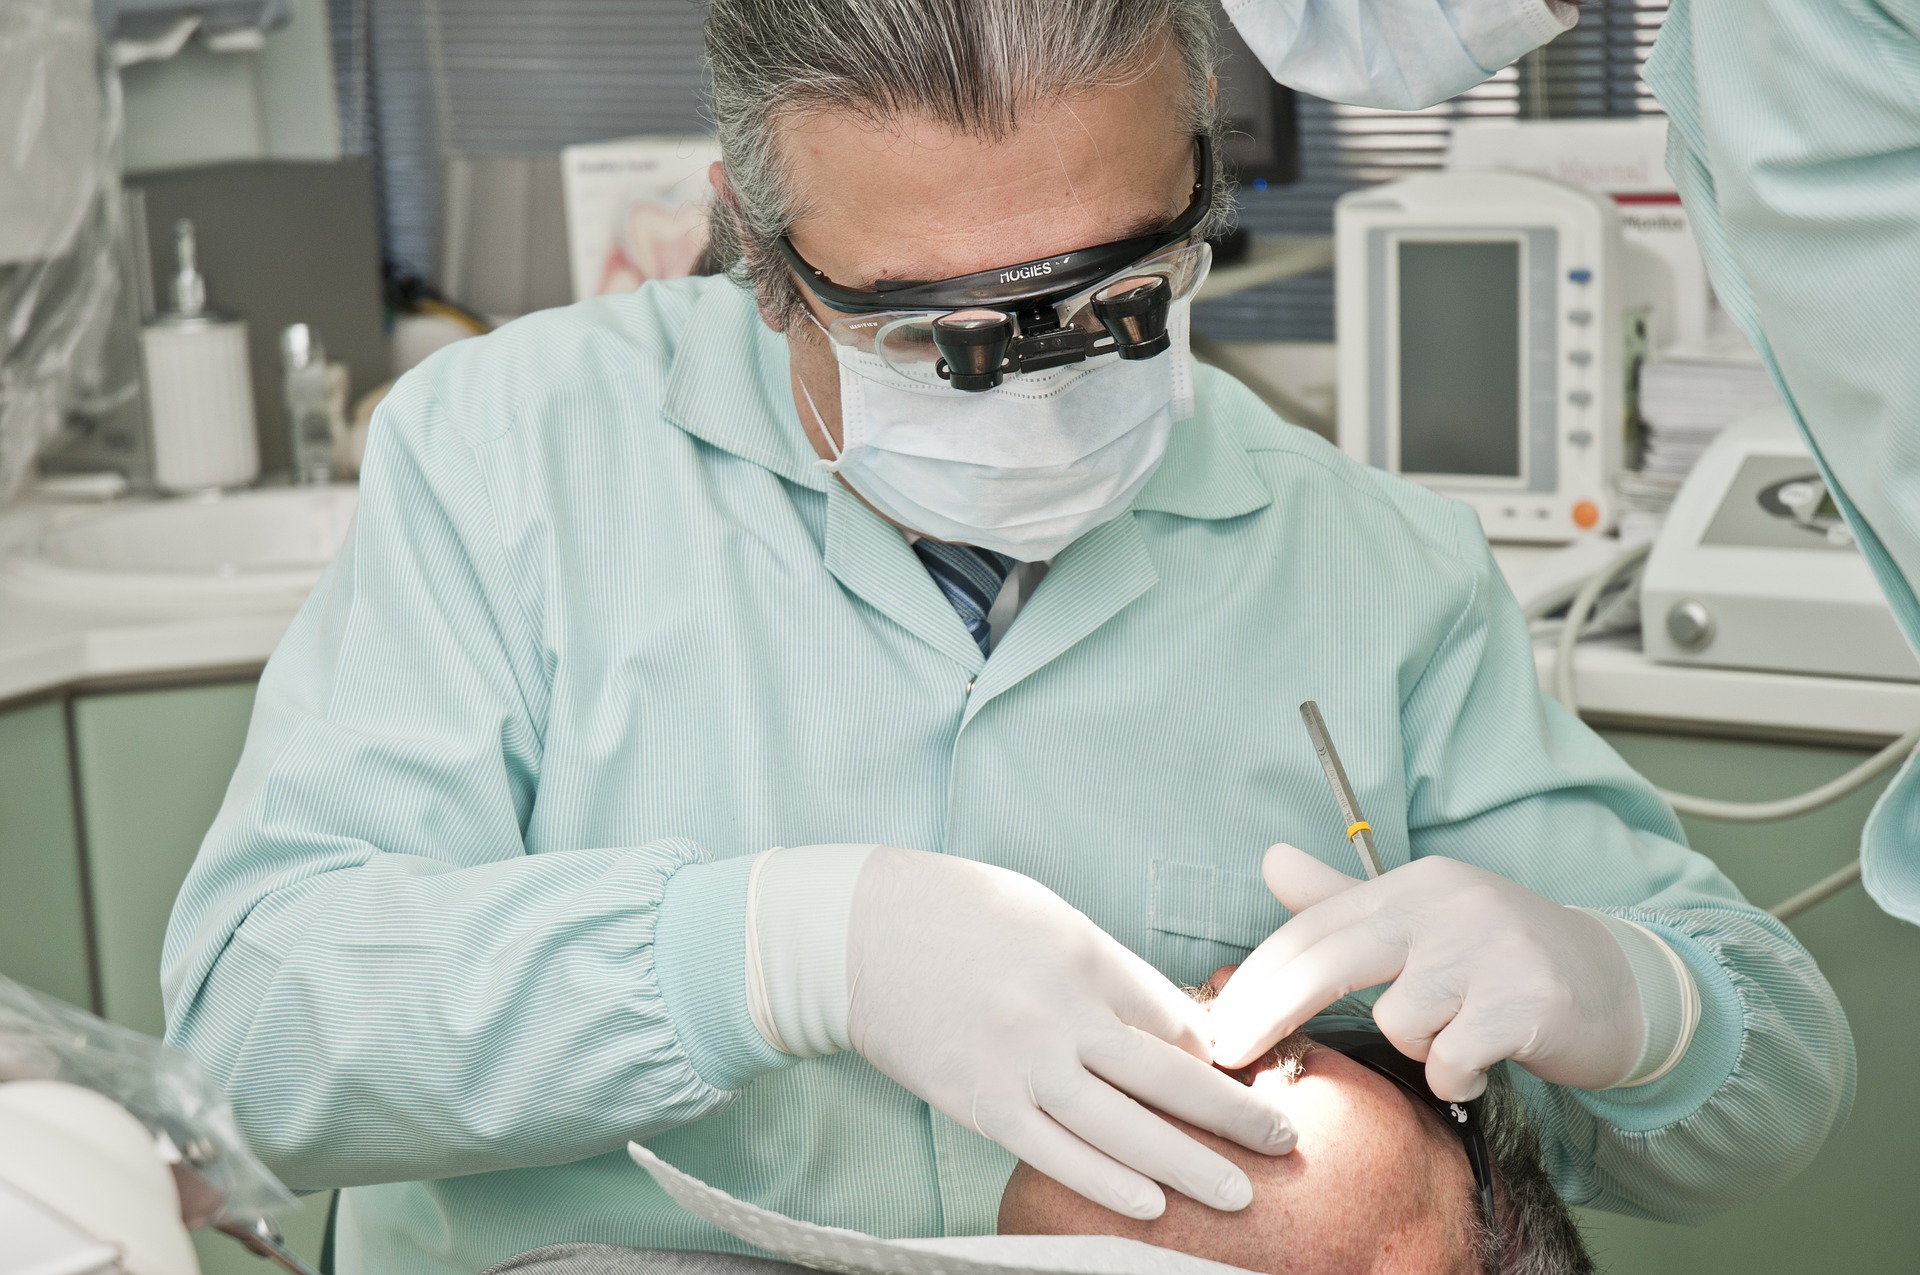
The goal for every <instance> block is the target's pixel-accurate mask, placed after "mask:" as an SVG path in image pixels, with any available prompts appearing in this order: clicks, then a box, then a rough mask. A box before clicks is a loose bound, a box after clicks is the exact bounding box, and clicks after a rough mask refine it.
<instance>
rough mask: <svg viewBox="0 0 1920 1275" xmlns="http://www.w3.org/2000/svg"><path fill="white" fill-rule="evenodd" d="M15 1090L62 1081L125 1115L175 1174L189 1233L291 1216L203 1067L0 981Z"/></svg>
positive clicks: (0, 1053) (6, 1062) (3, 1065)
mask: <svg viewBox="0 0 1920 1275" xmlns="http://www.w3.org/2000/svg"><path fill="white" fill-rule="evenodd" d="M14 1080H62V1081H65V1082H67V1083H68V1084H73V1085H79V1086H81V1087H82V1088H85V1089H91V1090H93V1091H94V1092H95V1093H98V1094H102V1095H104V1096H105V1097H108V1098H111V1099H112V1100H113V1101H114V1102H116V1103H118V1104H120V1105H121V1106H122V1107H125V1108H126V1109H127V1111H128V1112H130V1113H131V1114H132V1115H133V1117H134V1118H135V1119H137V1120H139V1121H140V1123H141V1124H143V1125H145V1126H146V1127H147V1128H148V1130H150V1131H151V1132H152V1134H153V1136H154V1140H155V1143H156V1145H157V1147H158V1149H159V1152H160V1155H161V1157H162V1159H164V1160H166V1161H167V1162H168V1163H170V1164H172V1165H174V1167H175V1179H176V1182H177V1183H178V1184H179V1186H180V1188H181V1196H182V1208H183V1212H185V1213H186V1214H188V1216H187V1219H186V1220H187V1221H188V1223H189V1224H190V1225H206V1224H225V1225H232V1226H242V1227H244V1226H250V1225H251V1224H252V1223H253V1221H254V1219H256V1218H260V1217H265V1216H267V1215H269V1214H272V1213H277V1212H280V1211H281V1210H283V1209H287V1208H291V1207H292V1206H293V1203H294V1200H293V1196H292V1195H291V1194H290V1193H289V1192H288V1191H287V1189H286V1188H285V1187H284V1186H282V1185H280V1181H279V1179H277V1178H275V1177H274V1176H273V1174H272V1173H270V1172H268V1171H267V1167H266V1166H265V1165H263V1164H261V1163H260V1161H259V1159H258V1157H256V1156H255V1155H254V1154H253V1151H252V1150H251V1149H250V1148H249V1147H248V1146H247V1143H246V1140H245V1139H244V1138H242V1137H241V1136H240V1128H239V1126H238V1125H237V1124H235V1123H234V1119H233V1109H232V1108H231V1107H230V1106H228V1105H227V1100H226V1099H225V1098H224V1097H222V1096H221V1093H220V1091H219V1089H217V1088H216V1087H215V1086H214V1084H213V1082H212V1081H211V1080H209V1079H208V1078H207V1074H206V1073H205V1072H203V1071H201V1070H200V1064H199V1063H197V1062H195V1061H194V1060H193V1059H192V1058H190V1057H188V1056H187V1055H186V1054H183V1053H181V1052H180V1051H179V1050H177V1049H172V1048H169V1047H168V1046H166V1045H164V1044H162V1043H160V1042H159V1041H157V1040H154V1039H153V1038H152V1037H149V1036H143V1035H141V1034H140V1033H139V1032H136V1031H132V1030H129V1029H128V1028H125V1027H121V1026H119V1025H118V1024H115V1023H109V1022H107V1021H105V1020H104V1019H100V1018H95V1017H94V1016H93V1015H92V1014H88V1013H85V1012H84V1011H82V1010H78V1009H75V1008H74V1007H73V1006H71V1005H68V1004H65V1003H64V1002H61V1001H57V1000H55V999H53V998H52V997H50V996H43V995H41V994H40V993H39V992H35V991H33V990H32V989H30V988H26V987H22V986H21V985H20V984H18V983H16V982H14V981H13V980H12V979H9V978H6V977H3V976H0V1082H5V1081H14Z"/></svg>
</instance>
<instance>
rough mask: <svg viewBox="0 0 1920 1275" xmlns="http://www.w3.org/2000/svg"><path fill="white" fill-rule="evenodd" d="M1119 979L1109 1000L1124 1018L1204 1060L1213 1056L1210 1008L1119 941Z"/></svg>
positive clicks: (1117, 1014)
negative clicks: (1209, 1038) (1208, 1009)
mask: <svg viewBox="0 0 1920 1275" xmlns="http://www.w3.org/2000/svg"><path fill="white" fill-rule="evenodd" d="M1114 946H1115V947H1116V948H1119V949H1120V951H1119V953H1118V955H1119V961H1118V963H1117V965H1116V969H1117V972H1118V979H1117V980H1116V981H1115V982H1114V983H1113V984H1111V985H1110V986H1109V987H1108V989H1107V991H1108V995H1107V1002H1108V1004H1110V1005H1111V1006H1112V1007H1113V1012H1114V1014H1115V1016H1117V1017H1118V1018H1119V1019H1120V1021H1121V1022H1123V1023H1125V1024H1126V1025H1127V1026H1129V1027H1135V1028H1138V1029H1139V1030H1141V1031H1143V1032H1146V1033H1147V1034H1148V1035H1150V1036H1157V1037H1158V1038H1159V1039H1161V1040H1163V1041H1166V1042H1167V1043H1168V1044H1169V1045H1172V1046H1173V1047H1174V1048H1176V1049H1179V1050H1181V1051H1182V1052H1184V1053H1186V1054H1188V1055H1189V1056H1191V1057H1192V1058H1194V1059H1195V1060H1197V1061H1199V1062H1201V1063H1207V1062H1209V1061H1210V1060H1211V1059H1212V1057H1213V1052H1212V1048H1211V1046H1210V1045H1209V1044H1208V1036H1209V1034H1210V1028H1209V1026H1208V1019H1207V1011H1206V1009H1205V1008H1204V1007H1203V1006H1201V1005H1200V1003H1199V1002H1198V1001H1196V1000H1194V999H1193V997H1191V996H1189V995H1187V994H1186V993H1185V992H1183V991H1181V990H1180V989H1179V988H1177V987H1175V986H1174V985H1173V983H1172V982H1171V981H1169V980H1168V978H1167V976H1166V975H1164V974H1162V973H1161V972H1160V971H1159V970H1157V969H1155V968H1153V966H1151V965H1149V964H1147V963H1146V961H1144V960H1142V959H1141V958H1140V957H1139V956H1138V955H1137V954H1135V953H1134V952H1132V951H1130V950H1129V949H1127V948H1125V947H1121V945H1120V944H1119V943H1115V944H1114Z"/></svg>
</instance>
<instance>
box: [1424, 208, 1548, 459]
mask: <svg viewBox="0 0 1920 1275" xmlns="http://www.w3.org/2000/svg"><path fill="white" fill-rule="evenodd" d="M1399 265H1400V324H1399V343H1400V402H1399V408H1400V472H1401V473H1404V474H1466V475H1474V476H1484V477H1488V478H1519V477H1521V476H1522V475H1521V461H1522V456H1521V436H1522V427H1523V424H1524V422H1523V421H1522V419H1521V416H1522V413H1521V384H1520V334H1521V321H1522V312H1521V304H1520V244H1519V243H1518V242H1517V241H1512V240H1507V241H1502V240H1484V239H1481V240H1463V241H1456V242H1444V241H1433V240H1402V241H1401V242H1400V244H1399Z"/></svg>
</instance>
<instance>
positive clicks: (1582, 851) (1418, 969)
mask: <svg viewBox="0 0 1920 1275" xmlns="http://www.w3.org/2000/svg"><path fill="white" fill-rule="evenodd" d="M1459 518H1460V522H1461V525H1460V533H1459V534H1460V543H1461V545H1462V546H1463V547H1462V550H1461V553H1462V557H1463V558H1466V559H1468V560H1470V561H1477V567H1476V571H1475V574H1476V580H1475V582H1474V585H1473V588H1472V596H1471V597H1470V599H1469V600H1468V601H1467V602H1466V604H1465V606H1464V609H1463V610H1462V612H1461V614H1460V615H1459V617H1458V618H1457V619H1456V621H1455V623H1454V625H1453V627H1452V629H1451V631H1450V632H1449V633H1448V634H1447V635H1446V636H1445V638H1444V639H1442V640H1441V641H1440V643H1439V644H1438V647H1437V649H1435V650H1434V651H1433V653H1432V655H1431V657H1430V658H1429V659H1428V660H1427V661H1426V663H1425V665H1424V667H1423V668H1420V669H1418V670H1417V675H1416V676H1415V677H1413V679H1412V680H1411V682H1410V684H1408V685H1406V686H1405V687H1403V689H1402V693H1401V694H1402V708H1401V731H1402V737H1401V740H1400V745H1401V756H1400V759H1399V760H1400V765H1401V769H1402V771H1403V781H1402V782H1403V790H1402V791H1403V793H1404V797H1405V803H1406V805H1405V809H1406V814H1405V821H1404V824H1401V823H1400V821H1399V820H1394V821H1393V823H1392V826H1390V827H1389V826H1386V823H1385V821H1384V820H1383V821H1382V823H1381V824H1376V827H1375V834H1376V836H1377V837H1378V838H1379V840H1380V851H1381V855H1382V857H1383V859H1385V860H1386V862H1387V863H1388V864H1389V870H1388V871H1387V872H1385V873H1383V874H1382V875H1381V876H1380V877H1378V878H1376V879H1375V880H1372V881H1366V882H1358V881H1354V880H1352V879H1351V878H1349V877H1347V876H1345V875H1343V874H1342V873H1339V872H1337V871H1335V870H1334V869H1332V868H1331V867H1329V866H1327V864H1326V863H1324V862H1322V861H1321V860H1319V859H1316V858H1314V857H1313V856H1311V855H1308V854H1305V853H1303V852H1301V851H1299V850H1295V849H1292V848H1291V847H1286V846H1281V847H1276V848H1274V849H1273V850H1271V851H1269V853H1268V855H1267V857H1266V860H1265V863H1264V875H1265V879H1266V881H1267V883H1268V885H1269V887H1270V888H1271V889H1272V890H1273V892H1274V894H1275V895H1276V896H1277V897H1278V898H1279V899H1280V901H1281V902H1282V903H1283V904H1284V905H1286V906H1287V907H1288V908H1289V909H1290V910H1292V911H1293V912H1294V913H1295V914H1296V915H1294V916H1293V918H1292V919H1291V920H1289V921H1288V922H1287V923H1286V924H1285V925H1283V926H1282V927H1281V928H1280V929H1279V930H1278V931H1277V932H1276V933H1275V934H1274V935H1273V936H1272V937H1271V938H1270V939H1268V940H1267V941H1266V942H1265V943H1263V944H1262V945H1261V946H1260V947H1259V948H1257V949H1256V950H1255V951H1254V952H1253V954H1252V955H1250V956H1249V957H1248V958H1247V959H1246V961H1245V962H1244V963H1243V964H1242V965H1241V967H1240V969H1239V971H1238V972H1237V973H1236V974H1235V975H1234V977H1233V978H1232V980H1231V981H1230V982H1229V983H1228V984H1227V986H1226V988H1225V990H1224V991H1223V992H1222V993H1221V995H1220V997H1219V999H1218V1000H1216V1001H1215V1002H1214V1004H1213V1006H1212V1014H1213V1020H1214V1033H1213V1034H1214V1038H1215V1041H1216V1047H1215V1057H1216V1059H1217V1060H1218V1061H1219V1062H1220V1063H1222V1064H1223V1065H1227V1066H1233V1065H1236V1064H1237V1063H1240V1062H1242V1061H1243V1060H1244V1059H1246V1058H1250V1057H1252V1056H1254V1055H1256V1054H1257V1053H1258V1052H1259V1051H1260V1050H1261V1049H1264V1048H1266V1047H1267V1045H1268V1044H1270V1043H1271V1042H1272V1041H1274V1040H1276V1039H1278V1038H1279V1037H1281V1036H1283V1035H1285V1034H1286V1033H1287V1032H1289V1031H1291V1030H1293V1029H1294V1028H1295V1027H1297V1026H1299V1025H1300V1024H1302V1023H1304V1022H1305V1021H1306V1020H1307V1019H1308V1018H1310V1017H1311V1016H1312V1015H1313V1014H1315V1013H1316V1012H1318V1011H1319V1010H1320V1009H1321V1008H1323V1007H1324V1006H1325V1005H1327V1004H1328V1003H1330V1002H1332V1001H1333V1000H1335V999H1336V998H1338V997H1339V996H1341V995H1343V994H1346V993H1349V992H1354V991H1358V990H1360V989H1364V988H1371V987H1378V986H1380V985H1382V984H1386V985H1388V986H1387V988H1386V990H1385V991H1384V992H1382V993H1381V994H1380V995H1379V999H1378V1003H1377V1005H1376V1011H1375V1012H1376V1020H1377V1022H1378V1024H1379V1026H1380V1028H1381V1030H1382V1031H1383V1032H1384V1033H1385V1034H1386V1035H1387V1036H1388V1037H1389V1038H1390V1039H1392V1040H1393V1041H1394V1043H1395V1044H1396V1045H1397V1046H1398V1047H1399V1048H1400V1049H1401V1050H1402V1051H1403V1052H1405V1053H1407V1054H1408V1055H1409V1056H1411V1057H1414V1058H1421V1059H1424V1060H1426V1063H1427V1075H1428V1078H1429V1081H1430V1082H1431V1084H1432V1085H1433V1088H1434V1090H1435V1092H1436V1093H1438V1094H1442V1095H1445V1096H1448V1097H1453V1098H1466V1097H1470V1096H1472V1095H1474V1094H1477V1093H1478V1092H1479V1091H1480V1090H1481V1088H1482V1087H1483V1086H1484V1084H1485V1072H1486V1070H1487V1069H1488V1068H1489V1067H1491V1066H1493V1065H1495V1064H1496V1063H1497V1062H1499V1061H1501V1060H1503V1059H1512V1060H1513V1061H1514V1062H1515V1063H1516V1064H1517V1065H1518V1066H1519V1067H1520V1068H1523V1069H1524V1070H1523V1071H1521V1072H1518V1073H1516V1074H1515V1080H1516V1083H1517V1084H1518V1086H1519V1088H1520V1090H1521V1092H1522V1094H1523V1096H1524V1097H1525V1098H1526V1100H1527V1101H1528V1102H1529V1104H1530V1105H1531V1106H1532V1107H1533V1108H1534V1111H1535V1113H1536V1116H1537V1117H1538V1119H1539V1122H1540V1124H1541V1128H1542V1133H1543V1136H1544V1137H1545V1138H1546V1140H1547V1141H1548V1143H1549V1147H1550V1153H1549V1155H1548V1163H1549V1164H1551V1165H1553V1166H1554V1168H1555V1172H1556V1175H1557V1178H1558V1182H1557V1185H1558V1186H1559V1187H1560V1189H1561V1191H1562V1193H1563V1194H1564V1195H1566V1196H1567V1197H1568V1198H1569V1199H1571V1200H1573V1201H1575V1202H1577V1203H1589V1204H1594V1205H1597V1206H1600V1207H1603V1208H1608V1209H1612V1210H1614V1211H1616V1212H1624V1213H1630V1214H1635V1215H1639V1216H1645V1217H1653V1218H1660V1219H1663V1220H1671V1221H1685V1220H1696V1219H1699V1218H1703V1217H1706V1216H1709V1215H1710V1214H1712V1213H1714V1212H1717V1211H1719V1210H1721V1209H1724V1208H1727V1207H1729V1206H1731V1205H1733V1204H1735V1203H1738V1202H1741V1201H1744V1200H1747V1199H1751V1198H1753V1197H1754V1196H1757V1195H1759V1194H1761V1193H1763V1192H1765V1191H1768V1190H1771V1189H1772V1188H1774V1187H1775V1186H1778V1185H1779V1184H1780V1183H1782V1182H1785V1181H1786V1180H1787V1179H1789V1178H1791V1177H1792V1176H1793V1175H1794V1174H1796V1173H1798V1172H1799V1171H1800V1170H1801V1169H1802V1168H1804V1167H1805V1166H1806V1165H1807V1164H1808V1163H1809V1162H1810V1161H1811V1160H1812V1159H1813V1156H1814V1154H1815V1153H1816V1152H1817V1151H1818V1149H1819V1148H1820V1146H1821V1145H1822V1144H1823V1143H1824V1142H1825V1141H1826V1139H1827V1138H1828V1137H1829V1136H1831V1134H1832V1133H1833V1132H1834V1131H1835V1130H1837V1129H1838V1128H1839V1127H1840V1125H1841V1124H1842V1123H1843V1122H1844V1120H1845V1117H1846V1113H1847V1111H1848V1109H1849V1107H1850V1106H1851V1103H1852V1096H1853V1085H1854V1054H1853V1041H1852V1036H1851V1034H1850V1033H1849V1031H1848V1028H1847V1023H1846V1019H1845V1016H1844V1015H1843V1014H1842V1012H1841V1009H1840V1006H1839V1003H1838V1001H1837V1000H1836V999H1835V997H1834V995H1833V991H1832V989H1831V988H1830V987H1828V985H1827V983H1826V980H1825V979H1824V978H1823V977H1822V976H1821V974H1820V971H1819V970H1818V968H1817V967H1816V966H1815V965H1814V962H1813V960H1812V958H1811V957H1809V956H1808V954H1807V953H1806V951H1805V950H1804V949H1803V948H1802V947H1801V946H1800V945H1799V943H1797V942H1796V941H1795V940H1794V938H1793V937H1792V935H1791V934H1790V933H1789V932H1788V931H1787V929H1786V928H1785V927H1784V926H1783V925H1782V924H1781V923H1780V922H1779V921H1777V920H1776V919H1774V918H1773V917H1771V916H1769V915H1767V914H1766V913H1765V912H1763V911H1761V910H1760V909H1758V908H1756V907H1754V906H1753V905H1751V904H1749V903H1748V902H1747V901H1746V900H1745V899H1743V898H1742V897H1741V896H1740V893H1739V891H1738V890H1737V889H1735V887H1734V886H1733V884H1732V883H1731V882H1729V881H1728V880H1727V879H1726V877H1725V876H1724V875H1722V874H1721V873H1720V871H1719V870H1718V869H1717V868H1715V867H1714V865H1713V864H1712V863H1711V862H1709V861H1708V860H1707V859H1705V858H1704V857H1702V856H1700V855H1698V854H1695V853H1693V852H1691V851H1689V850H1688V849H1687V848H1686V846H1685V842H1684V840H1683V833H1682V832H1681V829H1680V827H1679V824H1678V821H1677V820H1676V819H1675V818H1674V816H1673V814H1672V812H1671V811H1670V810H1668V809H1667V808H1666V806H1665V805H1664V804H1663V803H1662V802H1661V801H1660V799H1659V797H1658V795H1657V794H1656V793H1655V792H1654V791H1653V789H1652V788H1651V786H1650V785H1648V784H1647V782H1646V781H1645V780H1643V779H1641V778H1640V777H1639V776H1638V775H1636V774H1634V773H1633V771H1632V770H1631V769H1629V768H1628V767H1627V766H1626V764H1625V763H1624V762H1622V761H1621V759H1620V758H1619V757H1618V756H1617V755H1616V754H1615V753H1614V752H1613V751H1612V750H1611V749H1610V748H1609V747H1608V746H1607V745H1606V744H1605V743H1604V742H1603V741H1602V740H1601V739H1600V738H1599V737H1598V736H1596V735H1595V734H1594V733H1593V732H1592V731H1591V730H1589V729H1588V728H1587V727H1586V726H1584V725H1583V724H1582V723H1580V722H1579V721H1578V720H1576V719H1575V718H1574V717H1573V716H1571V715H1570V714H1568V713H1567V712H1566V711H1565V710H1564V709H1562V708H1561V707H1560V706H1559V705H1558V704H1557V703H1555V702H1553V701H1552V700H1550V699H1547V698H1546V697H1545V696H1543V695H1542V694H1541V693H1540V690H1539V687H1538V683H1537V681H1536V680H1535V678H1536V675H1535V671H1534V662H1533V647H1532V643H1531V641H1530V640H1529V638H1528V635H1527V630H1526V625H1525V622H1524V620H1523V619H1522V618H1521V615H1520V611H1519V608H1518V607H1517V606H1516V605H1515V604H1514V602H1513V599H1512V596H1511V594H1509V593H1508V592H1507V589H1506V586H1505V583H1504V581H1503V580H1502V579H1501V577H1500V575H1499V571H1498V569H1497V568H1496V567H1495V566H1494V564H1493V561H1492V555H1491V554H1490V553H1489V552H1488V550H1487V549H1486V545H1485V541H1484V539H1483V538H1482V537H1481V535H1480V532H1479V527H1478V524H1477V522H1476V520H1475V518H1474V515H1473V513H1472V512H1471V511H1470V510H1466V509H1464V508H1463V509H1461V510H1459ZM1374 805H1375V808H1374V809H1373V811H1372V813H1373V814H1374V815H1375V816H1376V818H1381V817H1382V816H1384V815H1385V814H1386V813H1387V812H1386V811H1385V810H1383V809H1380V808H1379V807H1378V804H1377V803H1374ZM1383 829H1384V831H1383ZM1340 850H1341V851H1342V852H1345V847H1344V846H1341V847H1340ZM1348 853H1350V852H1348ZM1396 865H1397V866H1396Z"/></svg>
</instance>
